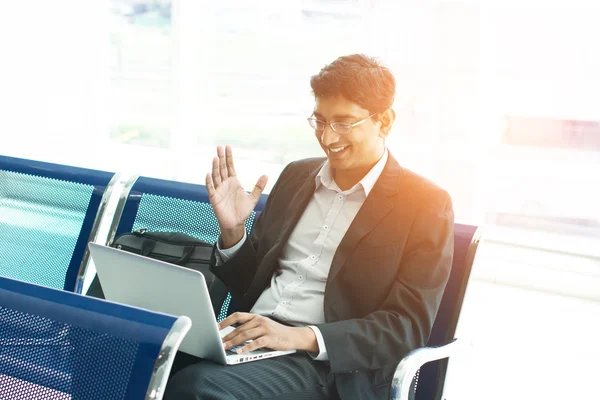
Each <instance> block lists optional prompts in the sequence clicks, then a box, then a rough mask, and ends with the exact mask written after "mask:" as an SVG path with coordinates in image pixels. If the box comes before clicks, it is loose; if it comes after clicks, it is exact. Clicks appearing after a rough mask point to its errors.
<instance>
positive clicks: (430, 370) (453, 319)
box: [415, 224, 479, 400]
mask: <svg viewBox="0 0 600 400" xmlns="http://www.w3.org/2000/svg"><path fill="white" fill-rule="evenodd" d="M478 244H479V236H478V234H477V227H476V226H471V225H462V224H454V257H453V259H452V271H451V272H450V279H449V280H448V284H447V285H446V289H445V290H444V296H443V297H442V302H441V303H440V308H439V310H438V313H437V316H436V318H435V322H434V324H433V329H432V332H431V336H430V337H429V342H428V343H427V346H441V345H444V344H447V343H449V342H451V341H452V340H453V339H454V335H455V333H456V325H457V323H458V317H459V315H460V310H461V308H462V303H463V299H464V295H465V290H466V288H467V284H468V281H469V277H470V275H471V267H472V265H473V257H474V256H475V251H476V250H477V246H478ZM446 368H447V360H441V361H436V362H431V363H427V364H425V365H424V366H423V367H422V368H421V370H420V372H419V378H418V384H417V392H416V397H415V399H416V400H433V399H440V398H441V394H442V390H443V384H444V378H445V375H446Z"/></svg>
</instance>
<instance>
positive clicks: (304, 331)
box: [292, 326, 319, 353]
mask: <svg viewBox="0 0 600 400" xmlns="http://www.w3.org/2000/svg"><path fill="white" fill-rule="evenodd" d="M292 329H295V330H296V332H297V341H298V343H297V345H296V346H295V347H296V350H304V351H308V352H311V353H318V352H319V344H318V342H317V337H316V336H315V333H314V332H313V330H312V329H310V328H309V327H308V326H304V327H299V328H292Z"/></svg>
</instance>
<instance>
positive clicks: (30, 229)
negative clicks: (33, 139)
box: [0, 156, 114, 290]
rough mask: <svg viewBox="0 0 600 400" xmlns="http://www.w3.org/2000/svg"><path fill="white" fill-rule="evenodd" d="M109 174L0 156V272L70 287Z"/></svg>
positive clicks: (4, 274)
mask: <svg viewBox="0 0 600 400" xmlns="http://www.w3.org/2000/svg"><path fill="white" fill-rule="evenodd" d="M113 175H114V174H113V173H108V172H100V171H93V170H87V169H83V168H76V167H67V166H62V165H56V164H49V163H42V162H36V161H30V160H23V159H17V158H11V157H4V156H0V276H6V277H10V278H15V279H19V280H23V281H26V282H31V283H36V284H40V285H44V286H49V287H52V288H57V289H67V290H74V289H75V281H76V278H77V272H78V270H79V267H80V264H81V261H82V258H83V253H84V251H85V246H86V244H87V240H88V239H89V236H90V233H91V230H92V226H93V224H94V220H95V218H96V214H97V212H98V208H99V205H100V202H101V199H102V195H103V193H104V190H105V189H106V187H107V185H108V183H109V182H110V180H111V178H112V177H113Z"/></svg>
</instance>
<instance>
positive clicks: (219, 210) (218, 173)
mask: <svg viewBox="0 0 600 400" xmlns="http://www.w3.org/2000/svg"><path fill="white" fill-rule="evenodd" d="M217 156H218V157H215V158H214V159H213V165H212V173H208V174H206V189H207V191H208V197H209V199H210V204H211V205H212V208H213V211H214V213H215V216H216V217H217V220H218V221H219V227H220V228H221V240H222V245H223V248H229V247H232V246H234V245H235V244H236V243H237V242H239V241H240V240H241V239H242V237H243V236H244V229H245V228H244V223H245V222H246V219H247V218H248V217H249V216H250V214H251V213H252V210H254V207H255V206H256V203H258V199H259V198H260V195H261V194H262V192H263V190H264V189H265V186H266V184H267V179H268V178H267V176H266V175H263V176H261V177H260V178H259V179H258V182H256V185H255V186H254V188H253V189H252V192H251V193H250V194H248V193H246V191H245V190H244V189H243V188H242V185H240V182H239V180H238V179H237V176H236V173H235V167H234V165H233V153H232V151H231V146H226V147H225V150H223V148H222V147H221V146H218V147H217Z"/></svg>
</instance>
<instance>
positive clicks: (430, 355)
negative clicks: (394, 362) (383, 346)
mask: <svg viewBox="0 0 600 400" xmlns="http://www.w3.org/2000/svg"><path fill="white" fill-rule="evenodd" d="M480 241H481V230H480V229H479V228H475V230H474V232H473V235H472V237H471V241H470V243H469V246H468V249H467V252H466V254H465V258H464V262H463V263H462V265H459V266H454V265H453V268H455V267H460V268H462V274H460V278H461V280H460V282H459V285H458V292H457V296H456V303H455V306H454V307H453V310H454V311H455V312H454V313H452V314H451V315H450V319H449V321H448V327H447V329H446V336H447V337H446V338H445V339H446V344H444V345H441V346H426V347H421V348H418V349H414V350H413V351H411V352H409V353H408V354H407V355H406V356H405V357H404V358H403V359H402V361H400V363H399V364H398V367H397V368H396V372H395V373H394V377H393V379H392V388H391V391H390V399H392V400H409V399H411V394H414V393H411V391H413V392H416V391H417V389H418V385H417V382H418V379H419V371H420V369H421V368H422V367H423V366H424V365H425V364H427V363H429V362H433V361H440V365H439V366H438V368H437V379H436V381H435V382H434V384H435V388H434V392H433V395H434V397H433V398H434V399H436V400H440V399H441V398H442V396H443V392H444V383H445V378H446V372H447V367H448V358H449V357H450V356H453V355H457V354H460V352H461V348H462V347H463V346H462V345H461V343H460V342H459V341H458V339H456V338H453V336H454V334H455V333H456V327H457V325H458V320H459V317H460V312H461V309H462V304H463V301H464V296H465V292H466V289H467V285H468V282H469V277H470V275H471V270H472V266H473V261H474V259H475V254H476V252H477V248H478V246H479V243H480ZM428 384H429V382H428ZM416 393H418V392H416ZM417 396H418V394H417Z"/></svg>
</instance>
